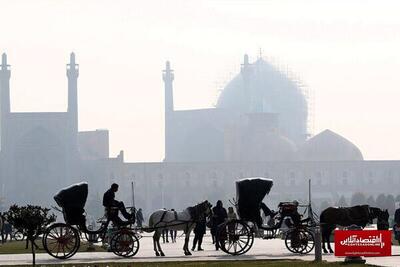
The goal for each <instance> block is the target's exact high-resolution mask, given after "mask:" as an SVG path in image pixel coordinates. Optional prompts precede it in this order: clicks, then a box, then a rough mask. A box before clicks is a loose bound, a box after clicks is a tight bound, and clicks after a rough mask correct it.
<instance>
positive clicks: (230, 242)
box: [217, 220, 254, 256]
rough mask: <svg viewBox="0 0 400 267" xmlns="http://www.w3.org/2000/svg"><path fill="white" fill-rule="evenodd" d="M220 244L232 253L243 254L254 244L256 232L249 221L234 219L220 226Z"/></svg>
mask: <svg viewBox="0 0 400 267" xmlns="http://www.w3.org/2000/svg"><path fill="white" fill-rule="evenodd" d="M217 234H218V238H219V246H220V248H221V250H222V251H224V252H225V253H228V254H230V255H235V256H236V255H242V254H244V253H246V252H247V251H249V249H250V248H251V247H252V246H253V242H254V234H253V232H252V231H251V229H250V227H249V226H248V225H247V223H245V222H243V221H239V220H232V221H229V222H227V223H226V224H223V225H221V226H220V227H219V228H218V233H217Z"/></svg>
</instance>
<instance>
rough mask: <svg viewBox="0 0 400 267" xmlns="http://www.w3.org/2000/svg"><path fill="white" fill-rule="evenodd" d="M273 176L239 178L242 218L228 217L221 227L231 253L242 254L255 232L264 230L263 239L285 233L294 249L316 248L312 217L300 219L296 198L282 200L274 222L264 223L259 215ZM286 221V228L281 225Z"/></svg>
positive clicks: (238, 204) (222, 241) (238, 206)
mask: <svg viewBox="0 0 400 267" xmlns="http://www.w3.org/2000/svg"><path fill="white" fill-rule="evenodd" d="M272 185H273V181H272V180H271V179H266V178H246V179H241V180H238V181H236V197H237V198H236V200H237V202H236V203H235V206H236V210H237V214H238V216H239V219H237V220H229V221H227V222H225V223H223V224H222V225H220V226H219V228H218V233H217V236H218V239H219V241H218V242H219V244H220V247H221V249H222V250H223V251H224V252H226V253H228V254H231V255H241V254H244V253H246V252H247V251H249V250H250V248H251V247H252V246H253V243H254V237H255V235H256V233H257V234H258V233H259V232H260V231H264V232H265V234H264V235H263V238H264V239H273V238H277V237H278V236H281V235H280V234H282V236H283V237H284V239H285V245H286V247H287V249H288V250H289V251H291V252H293V253H301V254H307V253H309V252H311V251H312V250H313V248H314V235H313V233H312V232H311V231H310V227H311V226H313V218H306V219H301V216H300V214H299V213H298V206H299V205H298V203H297V202H281V203H280V204H279V206H278V207H279V211H278V213H277V214H271V217H272V218H271V221H272V223H271V224H269V225H265V224H263V220H262V218H261V215H260V208H261V206H262V200H263V199H264V197H265V196H266V195H267V194H268V193H269V192H270V190H271V188H272ZM283 224H285V225H286V226H287V228H286V229H283V228H282V226H283Z"/></svg>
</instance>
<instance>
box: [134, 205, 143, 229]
mask: <svg viewBox="0 0 400 267" xmlns="http://www.w3.org/2000/svg"><path fill="white" fill-rule="evenodd" d="M143 221H144V218H143V212H142V209H141V208H140V209H139V210H138V211H137V212H136V224H137V227H139V228H141V227H142V225H143ZM140 231H142V230H140Z"/></svg>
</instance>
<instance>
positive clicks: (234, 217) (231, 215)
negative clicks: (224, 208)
mask: <svg viewBox="0 0 400 267" xmlns="http://www.w3.org/2000/svg"><path fill="white" fill-rule="evenodd" d="M228 220H229V221H232V220H237V215H236V213H235V211H234V210H233V207H229V208H228Z"/></svg>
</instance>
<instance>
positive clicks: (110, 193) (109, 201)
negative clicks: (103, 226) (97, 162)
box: [103, 183, 135, 224]
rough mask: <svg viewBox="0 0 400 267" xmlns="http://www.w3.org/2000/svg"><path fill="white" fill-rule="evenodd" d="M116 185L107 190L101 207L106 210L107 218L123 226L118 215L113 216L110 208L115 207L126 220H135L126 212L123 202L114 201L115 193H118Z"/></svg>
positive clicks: (133, 215)
mask: <svg viewBox="0 0 400 267" xmlns="http://www.w3.org/2000/svg"><path fill="white" fill-rule="evenodd" d="M118 187H119V186H118V184H116V183H113V184H112V185H111V188H110V189H108V190H107V191H106V192H105V193H104V195H103V206H104V207H105V208H106V210H107V213H108V216H111V217H112V220H113V221H115V222H117V224H123V222H122V220H121V219H120V218H119V217H118V214H116V215H115V214H114V215H111V214H113V211H112V208H113V207H116V208H118V210H119V211H120V212H121V213H122V215H123V216H124V217H125V219H127V220H133V221H134V219H135V214H130V213H129V212H127V211H126V208H125V205H124V202H122V201H117V200H115V193H116V192H117V191H118Z"/></svg>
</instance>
